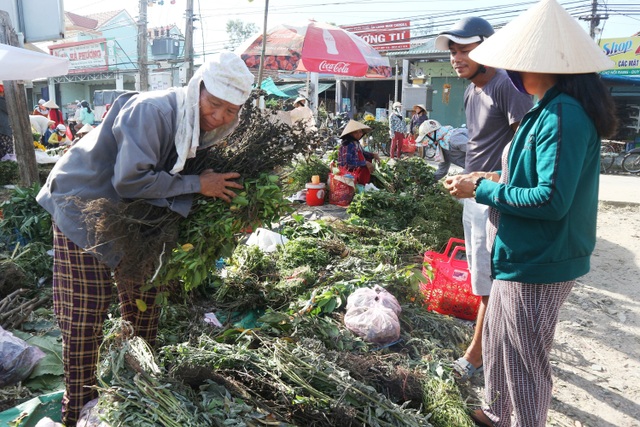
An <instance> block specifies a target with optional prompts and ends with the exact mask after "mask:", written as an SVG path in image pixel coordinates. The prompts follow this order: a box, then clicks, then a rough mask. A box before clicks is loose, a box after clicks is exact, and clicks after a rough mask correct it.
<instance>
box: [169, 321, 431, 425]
mask: <svg viewBox="0 0 640 427" xmlns="http://www.w3.org/2000/svg"><path fill="white" fill-rule="evenodd" d="M247 338H250V339H249V340H247V341H245V343H244V345H243V344H240V345H235V346H233V345H229V344H221V343H217V342H216V341H214V340H212V339H211V338H209V337H207V336H205V335H203V336H201V337H200V339H199V342H198V344H197V346H190V345H187V344H182V345H179V346H173V347H165V348H164V351H163V357H164V358H165V360H167V361H170V363H171V364H172V365H173V370H172V372H173V373H174V375H176V376H180V374H181V373H182V374H184V373H186V372H189V371H190V370H193V369H198V370H199V372H200V373H201V375H202V371H204V370H209V371H211V372H215V373H217V374H218V375H221V376H224V377H226V378H229V381H231V382H234V383H236V384H239V385H242V386H243V387H242V388H243V390H244V391H245V392H246V393H248V394H250V395H252V396H253V397H254V398H256V399H265V398H266V399H269V400H271V407H272V408H273V409H274V412H275V413H276V415H277V416H278V418H281V419H282V418H284V419H285V420H286V421H287V422H290V423H292V424H294V425H300V426H302V425H316V426H327V427H328V426H331V427H335V426H351V425H369V426H381V427H382V426H384V427H388V426H408V427H409V426H415V427H417V426H431V424H430V423H429V421H428V418H429V416H428V415H423V414H421V413H419V411H417V410H415V409H409V408H407V407H406V405H399V404H396V403H394V402H393V401H392V400H391V399H390V398H389V397H387V396H385V395H384V394H382V393H380V392H378V391H376V389H375V388H374V387H372V386H371V385H369V384H366V383H363V382H361V381H359V380H357V379H355V378H354V377H352V376H351V375H350V374H349V372H348V371H347V370H345V369H343V368H341V367H340V366H338V365H337V364H336V363H335V362H334V360H333V357H331V356H328V355H327V354H325V353H324V352H323V349H324V346H323V345H322V344H321V343H319V342H318V341H314V340H310V339H304V340H302V342H300V343H291V342H290V340H286V339H271V338H268V337H265V336H262V335H258V334H255V333H254V334H252V335H251V337H247Z"/></svg>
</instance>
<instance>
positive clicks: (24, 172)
mask: <svg viewBox="0 0 640 427" xmlns="http://www.w3.org/2000/svg"><path fill="white" fill-rule="evenodd" d="M0 43H2V44H7V45H9V46H16V47H20V45H19V43H18V35H17V34H16V32H15V30H14V29H13V24H12V23H11V19H10V18H9V14H8V13H7V12H5V11H3V10H0ZM3 83H4V93H5V97H6V99H7V111H8V113H9V124H10V125H11V131H12V133H13V146H14V147H15V151H16V160H17V161H18V170H19V171H20V184H21V185H22V186H23V187H30V186H31V185H33V184H34V183H36V182H39V178H38V163H37V162H36V152H35V150H34V149H33V135H32V133H31V124H30V123H29V112H30V111H31V109H29V108H28V107H27V97H26V95H25V92H24V84H23V83H22V82H19V81H17V80H5V81H4V82H3Z"/></svg>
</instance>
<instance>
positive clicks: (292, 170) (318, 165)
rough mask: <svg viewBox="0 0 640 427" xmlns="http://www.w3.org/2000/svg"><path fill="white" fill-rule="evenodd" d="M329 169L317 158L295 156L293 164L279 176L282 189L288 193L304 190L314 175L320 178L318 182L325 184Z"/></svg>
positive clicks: (312, 156) (313, 156) (314, 156)
mask: <svg viewBox="0 0 640 427" xmlns="http://www.w3.org/2000/svg"><path fill="white" fill-rule="evenodd" d="M329 172H330V168H329V165H327V163H325V162H324V161H322V159H320V158H319V157H318V156H316V155H311V156H308V157H304V156H297V157H296V158H295V159H294V161H293V163H292V164H291V165H289V166H288V167H286V168H285V169H284V171H283V172H282V173H281V174H280V175H281V176H282V178H283V182H284V185H283V188H284V190H285V191H287V192H288V193H294V192H296V191H298V190H302V189H304V188H305V185H306V184H308V183H310V182H311V178H312V177H313V176H314V175H317V176H319V177H320V182H327V178H328V177H329Z"/></svg>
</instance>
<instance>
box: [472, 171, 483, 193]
mask: <svg viewBox="0 0 640 427" xmlns="http://www.w3.org/2000/svg"><path fill="white" fill-rule="evenodd" d="M483 179H485V178H484V176H481V177H480V178H478V179H476V183H475V184H474V186H473V197H476V190H477V189H478V185H480V183H481V182H482V180H483Z"/></svg>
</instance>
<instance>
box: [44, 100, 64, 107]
mask: <svg viewBox="0 0 640 427" xmlns="http://www.w3.org/2000/svg"><path fill="white" fill-rule="evenodd" d="M42 106H43V107H45V108H60V107H58V104H56V103H55V102H53V101H52V100H48V101H47V102H45V103H44V104H42Z"/></svg>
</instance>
